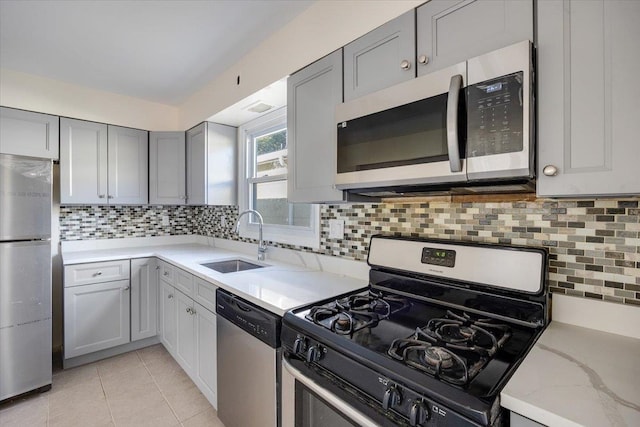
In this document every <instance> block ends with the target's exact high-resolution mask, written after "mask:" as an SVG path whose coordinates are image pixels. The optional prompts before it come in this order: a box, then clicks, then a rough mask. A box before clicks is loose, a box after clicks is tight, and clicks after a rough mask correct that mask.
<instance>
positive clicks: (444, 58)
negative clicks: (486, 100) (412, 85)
mask: <svg viewBox="0 0 640 427" xmlns="http://www.w3.org/2000/svg"><path fill="white" fill-rule="evenodd" d="M522 40H533V1H532V0H518V1H513V0H462V1H461V0H438V1H430V2H428V3H425V4H424V5H422V6H420V7H418V9H417V52H416V53H417V71H418V76H422V75H424V74H428V73H430V72H432V71H435V70H439V69H441V68H445V67H447V66H449V65H453V64H456V63H458V62H462V61H465V60H467V59H469V58H473V57H475V56H478V55H482V54H484V53H487V52H491V51H492V50H496V49H500V48H502V47H505V46H508V45H510V44H513V43H517V42H520V41H522Z"/></svg>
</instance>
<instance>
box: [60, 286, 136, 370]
mask: <svg viewBox="0 0 640 427" xmlns="http://www.w3.org/2000/svg"><path fill="white" fill-rule="evenodd" d="M129 334H130V329H129V279H127V280H118V281H114V282H103V283H95V284H89V285H81V286H72V287H65V288H64V357H65V359H69V358H72V357H76V356H81V355H83V354H88V353H93V352H95V351H99V350H104V349H107V348H110V347H115V346H118V345H121V344H126V343H128V342H129V339H130V335H129Z"/></svg>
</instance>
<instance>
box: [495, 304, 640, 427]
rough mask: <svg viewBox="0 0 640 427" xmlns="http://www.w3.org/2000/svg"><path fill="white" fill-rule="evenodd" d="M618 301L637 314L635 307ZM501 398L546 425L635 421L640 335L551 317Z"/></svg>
mask: <svg viewBox="0 0 640 427" xmlns="http://www.w3.org/2000/svg"><path fill="white" fill-rule="evenodd" d="M554 298H555V299H557V297H556V296H554ZM565 298H566V297H565ZM576 299H577V298H576ZM578 304H582V303H581V302H578ZM597 304H609V303H603V302H598V303H597ZM617 306H618V307H619V308H617V309H616V307H614V308H613V309H614V310H616V312H625V311H626V310H631V312H630V316H631V317H632V318H633V319H634V320H635V319H637V318H638V317H637V316H638V313H640V310H638V309H637V308H635V307H624V306H621V305H619V304H618V305H617ZM590 307H591V306H590ZM607 307H608V306H605V308H607ZM598 309H599V307H598V308H596V310H598ZM634 310H635V313H634V312H633V311H634ZM554 311H555V308H554ZM597 316H598V313H595V312H594V311H591V312H589V311H585V310H582V317H587V318H588V317H591V318H593V317H597ZM554 317H555V316H554ZM557 317H561V316H557ZM634 325H635V328H637V327H638V325H639V323H637V322H636V323H634ZM500 398H501V404H502V406H503V407H505V408H507V409H509V410H511V411H513V412H517V413H518V414H520V415H523V416H525V417H527V418H530V419H532V420H534V421H537V422H538V423H541V424H544V425H548V426H594V427H604V426H640V339H638V338H637V337H630V336H623V335H618V334H615V333H611V332H604V331H599V330H595V329H590V328H585V327H581V326H576V325H570V324H567V323H561V322H558V321H552V322H551V323H550V324H549V326H548V327H547V329H546V330H545V331H544V333H543V334H542V336H541V337H540V339H539V340H538V342H537V343H536V344H535V345H534V347H533V349H532V350H531V351H530V353H529V354H528V355H527V357H526V358H525V360H524V361H523V362H522V364H521V365H520V367H519V368H518V369H517V371H516V373H515V374H514V375H513V377H512V378H511V379H510V380H509V382H508V383H507V385H506V387H505V388H504V389H503V390H502V393H501V394H500Z"/></svg>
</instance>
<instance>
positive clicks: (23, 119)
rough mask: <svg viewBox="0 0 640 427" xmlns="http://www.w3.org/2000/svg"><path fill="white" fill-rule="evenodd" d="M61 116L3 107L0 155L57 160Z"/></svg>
mask: <svg viewBox="0 0 640 427" xmlns="http://www.w3.org/2000/svg"><path fill="white" fill-rule="evenodd" d="M58 120H59V118H58V116H50V115H48V114H40V113H33V112H31V111H23V110H15V109H13V108H6V107H0V153H2V154H15V155H17V156H28V157H40V158H45V159H54V160H56V159H58Z"/></svg>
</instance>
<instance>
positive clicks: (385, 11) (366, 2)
mask: <svg viewBox="0 0 640 427" xmlns="http://www.w3.org/2000/svg"><path fill="white" fill-rule="evenodd" d="M422 3H424V0H341V1H337V0H335V1H333V0H332V1H328V0H319V1H317V2H316V3H314V4H312V5H311V6H310V7H309V8H308V9H307V10H306V11H304V12H303V13H302V14H300V15H299V16H298V17H296V18H295V19H294V20H292V21H291V22H290V23H289V24H287V25H285V26H284V27H282V28H281V29H280V30H279V31H277V32H276V33H274V34H273V35H272V36H271V37H269V38H267V39H266V40H264V41H263V42H262V43H261V44H260V45H258V46H256V47H255V48H254V49H253V50H252V51H251V52H249V54H247V55H246V56H244V57H243V58H242V59H241V60H240V61H238V62H237V63H236V64H234V65H233V66H231V67H230V68H229V69H228V70H227V71H225V72H224V73H223V74H221V75H220V76H219V77H218V78H216V79H214V80H213V81H211V82H210V83H209V84H207V85H206V86H205V87H204V88H202V89H201V90H200V91H198V92H196V93H195V94H193V95H192V96H191V97H190V98H189V99H188V100H187V101H185V102H184V103H183V104H182V105H180V106H178V107H176V106H169V105H163V104H158V103H154V102H149V101H145V100H142V99H138V98H132V97H128V96H124V95H119V94H114V93H109V92H105V91H99V90H95V89H89V88H86V87H81V86H77V85H74V84H70V83H64V82H60V81H56V80H51V79H46V78H43V77H39V76H34V75H30V74H25V73H20V72H15V71H11V70H7V69H2V68H0V105H3V106H7V107H14V108H21V109H25V110H32V111H38V112H42V113H49V114H54V115H61V116H67V117H73V118H78V119H84V120H92V121H98V122H104V123H110V124H116V125H120V126H129V127H135V128H141V129H146V130H157V131H161V130H185V129H189V128H191V127H193V126H195V125H197V124H198V123H200V122H202V121H204V120H206V119H207V118H209V117H211V116H212V115H214V114H215V113H218V112H219V111H221V110H224V109H225V108H226V107H228V106H231V105H233V104H235V103H236V102H238V101H240V100H242V99H244V98H246V97H247V96H249V95H251V94H252V93H254V92H256V91H258V90H260V89H262V88H264V87H265V86H267V85H269V84H271V83H273V82H275V81H277V80H280V79H281V78H283V77H285V76H287V75H289V74H291V73H293V72H295V71H297V70H299V69H300V68H303V67H304V66H306V65H308V64H310V63H312V62H314V61H315V60H317V59H320V58H322V57H323V56H325V55H327V54H329V53H331V52H333V51H334V50H336V49H338V48H340V47H342V46H344V45H345V44H347V43H349V42H350V41H352V40H354V39H356V38H358V37H360V36H361V35H363V34H365V33H367V32H369V31H371V30H372V29H374V28H376V27H378V26H380V25H382V24H384V23H385V22H387V21H389V20H391V19H393V18H395V17H396V16H399V15H401V14H402V13H404V12H406V11H408V10H410V9H412V8H414V7H416V6H418V5H420V4H422ZM237 76H240V85H237V84H236V78H237Z"/></svg>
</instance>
